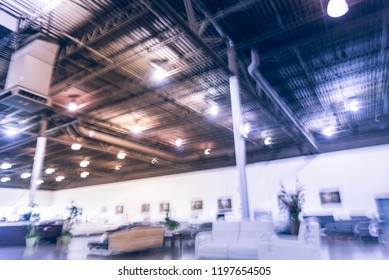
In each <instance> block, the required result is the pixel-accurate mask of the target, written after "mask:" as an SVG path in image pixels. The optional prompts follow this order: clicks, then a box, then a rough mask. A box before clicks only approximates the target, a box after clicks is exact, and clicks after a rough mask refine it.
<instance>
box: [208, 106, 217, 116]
mask: <svg viewBox="0 0 389 280" xmlns="http://www.w3.org/2000/svg"><path fill="white" fill-rule="evenodd" d="M209 111H210V112H211V115H212V116H216V115H217V114H218V113H219V107H218V106H217V105H212V106H211V108H210V109H209Z"/></svg>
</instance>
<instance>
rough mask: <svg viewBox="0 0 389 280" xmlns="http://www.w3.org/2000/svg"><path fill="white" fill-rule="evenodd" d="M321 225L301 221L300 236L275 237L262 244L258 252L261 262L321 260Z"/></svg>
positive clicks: (310, 221) (310, 220) (309, 221)
mask: <svg viewBox="0 0 389 280" xmlns="http://www.w3.org/2000/svg"><path fill="white" fill-rule="evenodd" d="M320 246H321V236H320V225H319V223H318V222H317V221H316V220H313V219H306V220H303V221H301V223H300V230H299V234H298V236H291V235H274V236H272V237H271V238H270V239H269V240H268V242H262V243H261V244H260V249H259V251H258V258H259V259H261V260H319V259H321V247H320Z"/></svg>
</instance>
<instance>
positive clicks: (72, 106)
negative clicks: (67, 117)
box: [68, 101, 77, 112]
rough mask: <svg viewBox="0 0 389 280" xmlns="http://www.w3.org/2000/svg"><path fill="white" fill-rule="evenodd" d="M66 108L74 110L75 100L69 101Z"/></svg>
mask: <svg viewBox="0 0 389 280" xmlns="http://www.w3.org/2000/svg"><path fill="white" fill-rule="evenodd" d="M68 109H69V110H70V111H72V112H73V111H76V110H77V104H76V102H74V101H71V102H70V103H69V105H68Z"/></svg>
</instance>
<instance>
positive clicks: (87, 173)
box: [80, 171, 89, 178]
mask: <svg viewBox="0 0 389 280" xmlns="http://www.w3.org/2000/svg"><path fill="white" fill-rule="evenodd" d="M88 176H89V172H87V171H84V172H81V174H80V177H81V178H86V177H88Z"/></svg>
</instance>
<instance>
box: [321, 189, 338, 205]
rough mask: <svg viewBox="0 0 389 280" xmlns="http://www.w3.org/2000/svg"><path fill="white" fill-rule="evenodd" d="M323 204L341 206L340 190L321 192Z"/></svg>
mask: <svg viewBox="0 0 389 280" xmlns="http://www.w3.org/2000/svg"><path fill="white" fill-rule="evenodd" d="M319 195H320V202H321V204H340V203H342V200H341V198H340V193H339V191H338V190H324V191H321V192H320V194H319Z"/></svg>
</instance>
